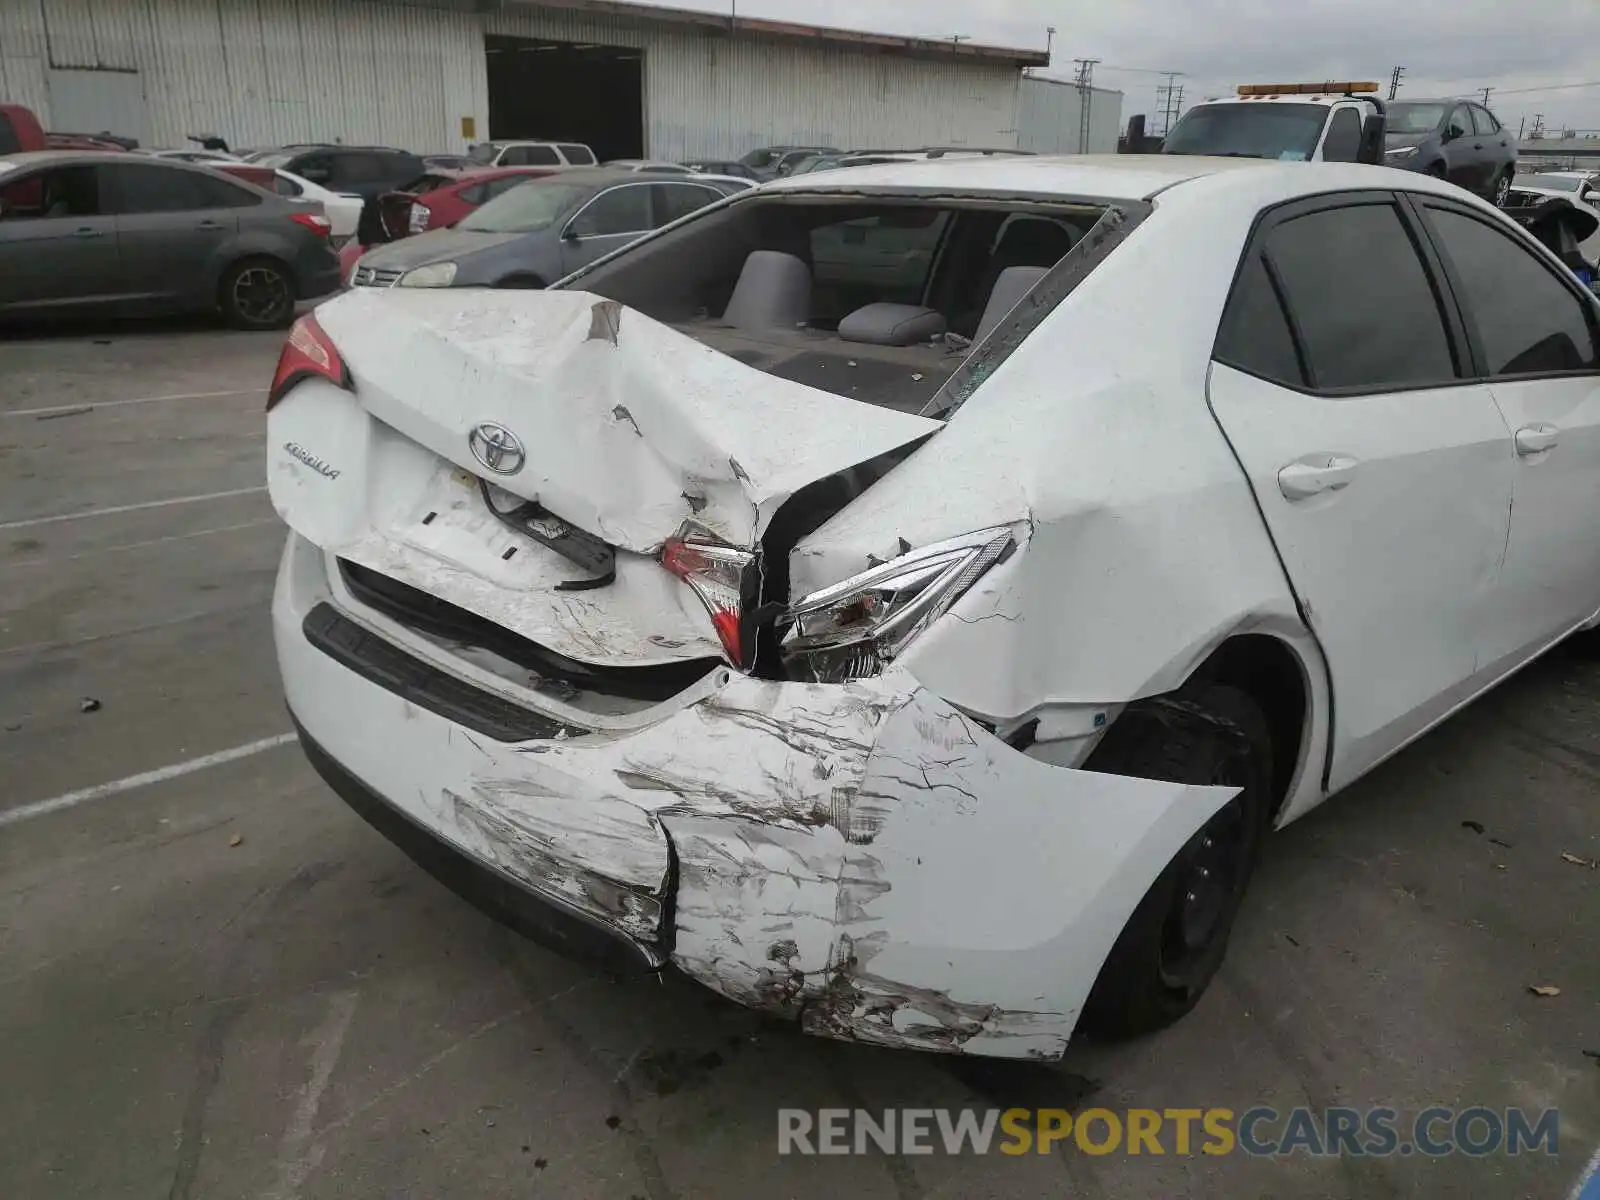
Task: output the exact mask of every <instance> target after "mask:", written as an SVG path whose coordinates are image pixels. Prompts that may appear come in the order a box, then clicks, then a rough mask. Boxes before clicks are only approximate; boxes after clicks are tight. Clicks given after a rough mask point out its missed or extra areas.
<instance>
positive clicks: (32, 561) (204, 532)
mask: <svg viewBox="0 0 1600 1200" xmlns="http://www.w3.org/2000/svg"><path fill="white" fill-rule="evenodd" d="M278 523H279V522H278V518H277V517H262V518H261V519H260V520H259V521H241V522H239V523H238V524H237V525H215V526H213V527H212V528H210V529H196V530H193V531H192V532H190V533H171V534H168V535H167V536H166V537H158V538H146V539H145V540H144V541H142V542H118V543H117V544H116V545H115V546H97V547H96V548H95V549H93V550H83V551H80V552H79V553H77V554H52V555H45V556H42V557H39V558H20V559H18V560H17V561H16V562H13V563H8V564H6V565H7V566H10V567H40V566H44V567H47V566H50V565H51V564H53V563H64V562H76V561H77V560H78V559H80V558H94V557H96V556H97V555H101V554H118V553H121V552H122V551H124V550H143V549H145V548H146V547H149V546H162V545H165V544H166V543H168V542H186V541H189V540H190V539H191V538H202V537H215V536H216V535H217V534H219V533H237V532H238V531H239V530H241V529H254V528H256V526H258V525H277V524H278Z"/></svg>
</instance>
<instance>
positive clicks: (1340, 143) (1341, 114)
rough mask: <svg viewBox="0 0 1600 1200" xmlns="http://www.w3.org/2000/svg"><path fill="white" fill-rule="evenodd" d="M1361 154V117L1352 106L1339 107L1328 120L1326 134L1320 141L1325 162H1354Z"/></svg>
mask: <svg viewBox="0 0 1600 1200" xmlns="http://www.w3.org/2000/svg"><path fill="white" fill-rule="evenodd" d="M1360 156H1361V118H1360V117H1358V116H1356V110H1355V109H1353V108H1341V109H1339V110H1338V111H1337V112H1335V113H1334V114H1333V120H1331V121H1329V122H1328V136H1327V137H1326V138H1325V139H1324V140H1323V143H1322V157H1323V159H1324V161H1326V162H1355V161H1356V160H1357V159H1358V158H1359V157H1360Z"/></svg>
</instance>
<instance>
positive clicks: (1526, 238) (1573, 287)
mask: <svg viewBox="0 0 1600 1200" xmlns="http://www.w3.org/2000/svg"><path fill="white" fill-rule="evenodd" d="M1401 203H1402V205H1403V206H1404V207H1406V208H1408V209H1410V210H1412V212H1413V214H1414V217H1415V220H1416V221H1417V224H1418V226H1419V227H1420V228H1421V230H1422V234H1423V236H1424V237H1425V238H1426V239H1427V240H1428V244H1429V246H1430V247H1431V248H1432V250H1433V254H1434V257H1435V258H1436V260H1437V261H1438V264H1439V268H1438V269H1439V273H1440V277H1441V278H1442V279H1443V281H1444V285H1445V287H1446V288H1448V289H1449V291H1450V297H1451V303H1452V307H1454V308H1455V309H1456V310H1457V311H1458V312H1459V313H1460V317H1461V323H1462V328H1463V330H1464V331H1465V336H1466V344H1467V347H1468V352H1469V354H1470V355H1471V368H1472V373H1473V379H1472V380H1471V382H1473V383H1490V384H1492V383H1497V382H1505V383H1510V382H1520V381H1522V380H1533V379H1581V378H1583V377H1584V376H1588V375H1596V376H1600V358H1597V360H1596V364H1595V365H1594V366H1593V367H1590V368H1588V369H1587V370H1583V371H1529V372H1519V373H1517V374H1514V375H1509V374H1508V375H1491V374H1490V372H1489V360H1488V355H1487V354H1486V352H1485V351H1484V346H1483V339H1482V337H1481V336H1480V335H1479V333H1478V326H1477V316H1476V314H1475V313H1473V312H1472V311H1471V309H1470V308H1469V306H1468V305H1467V303H1466V289H1465V288H1464V287H1463V286H1462V283H1461V279H1460V277H1459V276H1458V275H1457V274H1456V270H1455V267H1454V266H1453V265H1452V264H1451V262H1450V260H1449V257H1448V255H1447V254H1446V251H1445V249H1444V246H1443V244H1442V243H1441V242H1440V241H1439V235H1438V231H1437V230H1436V229H1434V227H1433V222H1432V221H1430V220H1429V219H1428V217H1427V210H1428V209H1429V208H1440V209H1444V210H1445V211H1447V212H1453V213H1455V214H1456V215H1457V216H1462V217H1466V218H1468V219H1470V220H1473V221H1476V222H1478V224H1480V225H1483V226H1484V227H1485V228H1488V229H1491V230H1495V231H1497V232H1498V233H1500V234H1501V236H1503V237H1507V238H1509V239H1510V240H1511V241H1513V242H1520V243H1521V244H1522V245H1523V246H1524V247H1525V248H1528V249H1531V250H1532V251H1533V252H1534V253H1533V257H1534V258H1535V259H1536V260H1537V261H1538V263H1539V265H1540V266H1542V267H1544V269H1545V270H1546V271H1547V272H1549V274H1550V275H1551V277H1552V278H1553V279H1555V281H1556V282H1557V283H1559V284H1560V285H1561V286H1562V287H1563V288H1565V289H1566V291H1567V292H1568V294H1569V295H1571V296H1572V297H1573V298H1574V299H1576V300H1577V301H1578V305H1579V307H1580V308H1582V309H1583V313H1584V317H1585V319H1586V320H1587V321H1588V323H1589V336H1590V338H1591V339H1592V340H1593V343H1594V344H1593V346H1592V347H1591V349H1593V350H1595V351H1597V352H1600V311H1597V308H1596V301H1595V298H1594V296H1593V295H1592V294H1591V293H1586V292H1585V291H1584V289H1583V285H1582V284H1581V283H1579V282H1578V278H1577V276H1575V275H1574V274H1573V273H1572V272H1571V271H1569V270H1567V268H1566V266H1565V265H1563V264H1562V262H1561V260H1560V259H1558V258H1556V257H1555V255H1553V254H1552V253H1551V252H1550V251H1549V250H1548V249H1546V248H1545V247H1544V246H1542V245H1540V244H1539V240H1538V239H1537V238H1535V237H1534V236H1533V235H1532V234H1531V233H1529V232H1528V231H1527V230H1526V229H1524V228H1522V226H1520V225H1518V224H1516V222H1514V221H1511V220H1509V219H1508V218H1503V217H1502V218H1496V217H1490V216H1488V215H1486V214H1484V213H1481V212H1478V211H1477V210H1475V209H1474V208H1473V207H1472V206H1471V205H1467V204H1462V203H1460V202H1459V201H1457V200H1453V199H1451V198H1450V197H1448V196H1437V195H1434V194H1433V193H1431V192H1430V193H1422V192H1403V193H1401Z"/></svg>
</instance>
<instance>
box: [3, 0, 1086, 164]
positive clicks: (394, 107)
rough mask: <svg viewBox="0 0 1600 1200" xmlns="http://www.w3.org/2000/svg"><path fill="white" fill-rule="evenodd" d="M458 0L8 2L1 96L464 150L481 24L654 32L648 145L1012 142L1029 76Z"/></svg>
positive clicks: (275, 136) (174, 128)
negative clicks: (97, 85)
mask: <svg viewBox="0 0 1600 1200" xmlns="http://www.w3.org/2000/svg"><path fill="white" fill-rule="evenodd" d="M457 3H460V4H461V7H459V8H458V7H452V5H454V4H457ZM466 7H467V6H466V5H465V3H464V2H463V0H391V2H389V3H375V2H373V0H0V99H4V100H7V101H11V102H14V103H21V104H26V105H27V106H28V107H30V108H32V109H34V110H35V111H37V112H38V113H39V116H40V118H41V120H42V121H43V122H44V123H45V126H46V128H49V127H51V113H50V96H49V89H48V87H47V75H48V72H49V69H50V67H51V66H52V65H53V66H55V67H57V68H61V67H75V68H91V69H109V70H119V71H137V72H138V75H139V78H140V80H141V83H142V85H143V89H144V94H145V101H146V107H147V109H148V112H149V121H150V125H151V129H152V134H151V136H152V140H153V141H154V143H156V144H159V145H168V146H181V145H184V144H185V140H186V138H187V136H188V135H189V134H200V133H218V134H221V135H222V136H223V137H225V138H227V139H228V141H229V143H230V144H232V145H235V146H251V145H273V144H279V143H283V142H294V141H313V140H340V141H345V142H376V143H383V144H388V145H397V146H404V147H407V148H410V149H414V150H417V151H421V152H428V151H441V150H461V149H464V148H465V146H466V142H467V139H465V138H464V137H463V136H462V133H461V120H462V118H464V117H471V118H473V119H474V120H475V121H476V126H477V134H478V136H479V137H483V136H486V133H487V128H488V80H487V74H486V71H485V66H484V46H483V35H484V34H485V33H486V32H487V33H495V34H504V35H508V36H512V37H536V38H550V39H554V40H562V41H576V42H598V43H602V44H605V45H613V46H628V47H637V48H641V49H643V51H644V71H645V89H644V90H645V114H644V122H645V146H646V153H648V154H650V155H652V156H656V157H661V158H675V157H685V156H688V155H700V156H704V157H713V156H737V155H739V154H742V153H743V152H744V151H746V150H749V149H751V148H753V147H755V146H759V145H763V144H770V143H784V142H793V143H802V144H803V143H819V144H827V145H835V146H839V147H841V148H849V147H864V146H913V145H926V144H940V145H972V146H1014V145H1016V144H1017V130H1018V81H1019V78H1020V75H1019V72H1018V71H1017V70H1016V69H1014V68H1011V67H1007V66H1004V65H986V64H977V63H971V62H962V63H956V62H949V63H940V62H927V61H914V60H911V59H905V58H894V57H889V56H886V55H875V54H868V53H863V52H858V51H855V50H850V49H846V48H844V47H837V46H832V47H830V46H825V45H808V44H793V43H777V42H771V41H761V40H757V39H754V38H749V37H737V36H736V37H733V38H729V37H728V36H727V35H725V34H723V33H721V32H720V31H717V30H712V29H703V28H693V27H682V28H680V27H674V26H670V25H663V24H658V23H654V22H650V23H645V22H639V21H633V20H629V19H626V18H622V17H611V16H605V15H591V14H586V13H579V12H572V11H567V10H561V9H539V8H537V7H535V6H529V7H528V8H527V9H525V10H519V9H517V8H516V7H508V8H506V9H504V10H502V11H499V12H496V13H492V14H488V15H478V14H475V13H473V12H470V11H466ZM1075 121H1076V118H1074V126H1073V128H1074V130H1075V129H1076V124H1075ZM107 127H108V128H110V126H109V124H108V126H107ZM84 132H98V130H90V131H84ZM111 132H121V131H120V130H117V129H115V128H111ZM1113 140H1114V135H1113Z"/></svg>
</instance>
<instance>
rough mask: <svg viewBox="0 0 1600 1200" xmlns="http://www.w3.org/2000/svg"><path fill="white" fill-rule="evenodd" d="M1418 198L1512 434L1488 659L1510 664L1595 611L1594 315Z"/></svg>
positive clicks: (1498, 237) (1508, 237) (1521, 250)
mask: <svg viewBox="0 0 1600 1200" xmlns="http://www.w3.org/2000/svg"><path fill="white" fill-rule="evenodd" d="M1417 199H1418V201H1419V203H1420V206H1421V209H1422V211H1423V212H1424V213H1425V214H1426V217H1427V225H1428V228H1429V229H1430V230H1431V231H1432V234H1433V237H1434V241H1435V244H1436V245H1437V247H1438V250H1439V254H1440V257H1441V258H1442V260H1443V262H1444V265H1445V267H1446V269H1447V271H1448V273H1449V278H1450V281H1451V284H1452V287H1453V290H1454V291H1455V294H1456V297H1457V298H1458V299H1459V300H1460V302H1461V306H1462V310H1463V314H1464V316H1465V318H1466V325H1467V331H1468V334H1469V336H1470V338H1471V341H1472V346H1473V351H1474V356H1475V362H1476V371H1477V373H1478V374H1480V375H1482V376H1484V377H1486V378H1487V379H1488V381H1489V389H1490V391H1491V392H1492V393H1493V395H1494V398H1495V401H1496V403H1498V404H1499V406H1500V409H1501V411H1502V412H1503V413H1504V414H1505V421H1506V424H1507V426H1508V427H1509V428H1510V431H1511V432H1510V439H1511V448H1512V451H1513V453H1512V454H1511V455H1509V456H1508V457H1510V458H1511V459H1512V461H1513V464H1514V465H1513V471H1514V477H1513V482H1512V489H1511V495H1512V505H1511V539H1510V541H1509V542H1508V543H1507V546H1506V555H1505V565H1504V567H1503V568H1502V569H1501V571H1500V586H1499V587H1498V589H1497V591H1496V597H1495V605H1494V616H1493V620H1492V621H1491V623H1490V628H1489V636H1490V643H1489V646H1488V649H1487V651H1486V655H1487V659H1488V661H1500V660H1504V661H1505V662H1506V665H1507V666H1514V665H1516V663H1517V662H1518V661H1520V660H1523V659H1526V658H1529V657H1531V656H1532V655H1533V654H1536V653H1537V652H1538V651H1540V650H1542V649H1544V647H1546V646H1548V645H1550V644H1551V643H1552V642H1553V641H1555V640H1556V639H1558V638H1560V637H1562V636H1564V635H1565V634H1567V633H1568V632H1570V631H1571V630H1572V629H1573V628H1574V627H1575V626H1577V625H1579V624H1582V623H1583V622H1586V621H1588V620H1589V619H1591V618H1592V617H1594V616H1595V614H1596V613H1597V612H1600V346H1597V339H1596V306H1595V303H1594V300H1593V299H1592V298H1591V297H1588V296H1586V295H1585V294H1584V292H1583V290H1582V289H1581V288H1580V287H1579V286H1578V285H1577V282H1576V281H1575V280H1574V279H1573V278H1572V277H1571V275H1570V273H1568V272H1567V271H1565V270H1564V269H1562V268H1561V267H1559V266H1557V265H1556V264H1554V263H1551V262H1549V261H1548V260H1547V259H1546V258H1545V257H1544V256H1543V255H1542V254H1540V253H1538V252H1537V251H1536V250H1535V248H1534V247H1532V246H1531V245H1529V244H1528V242H1527V241H1526V240H1525V239H1524V238H1523V237H1522V236H1520V235H1519V234H1518V233H1517V232H1516V231H1515V230H1513V229H1508V228H1506V222H1504V221H1502V220H1497V219H1496V218H1494V217H1493V216H1491V215H1489V214H1485V213H1480V212H1478V211H1477V210H1475V209H1472V208H1469V207H1467V206H1466V205H1464V204H1463V205H1456V204H1451V203H1449V202H1448V201H1444V200H1435V199H1432V198H1429V199H1422V198H1420V197H1418V198H1417Z"/></svg>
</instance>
